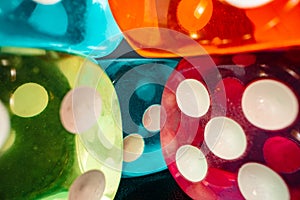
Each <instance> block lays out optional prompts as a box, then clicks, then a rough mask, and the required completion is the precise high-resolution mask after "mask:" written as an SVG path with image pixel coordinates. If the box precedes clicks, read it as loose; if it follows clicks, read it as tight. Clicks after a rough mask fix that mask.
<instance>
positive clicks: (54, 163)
mask: <svg viewBox="0 0 300 200" xmlns="http://www.w3.org/2000/svg"><path fill="white" fill-rule="evenodd" d="M0 72H1V73H0V83H1V84H0V85H1V90H0V100H1V101H0V103H1V104H0V118H1V126H0V133H1V135H6V136H7V137H4V138H3V137H1V143H0V145H1V146H0V176H1V178H2V180H5V181H2V182H1V183H0V197H1V199H37V198H39V199H43V198H45V199H54V198H62V199H67V198H68V195H69V193H68V190H69V187H70V185H71V184H72V183H73V181H74V180H75V178H77V177H78V176H79V175H81V174H82V173H85V172H87V171H89V170H99V171H100V172H101V173H102V174H103V175H104V178H103V176H102V175H101V173H100V176H98V177H100V178H99V179H100V180H98V181H100V183H102V186H103V183H105V184H104V185H105V188H102V189H103V193H102V195H101V197H102V199H113V198H114V196H115V194H116V191H117V188H118V184H119V182H120V178H121V169H122V127H121V113H120V108H119V103H118V99H117V96H116V93H115V90H114V87H113V85H112V83H111V81H110V79H109V78H108V76H107V75H106V74H105V73H104V72H103V70H101V68H100V67H99V66H98V65H97V64H95V63H94V62H92V61H90V60H88V59H86V58H84V57H78V56H73V55H69V54H63V53H58V52H55V51H45V50H42V49H20V48H11V47H10V48H8V47H2V48H1V49H0ZM98 97H100V98H98ZM97 105H100V106H97ZM98 108H100V109H98ZM87 120H88V122H89V123H88V122H87ZM82 122H85V123H82ZM90 122H91V123H90ZM87 124H88V126H86V125H87ZM87 177H89V176H87ZM103 179H104V180H103ZM82 180H83V181H82ZM91 181H92V182H93V179H92V180H91V178H86V179H81V182H80V183H81V185H82V186H83V185H87V190H88V186H89V183H90V182H91ZM80 192H81V193H83V195H85V194H84V191H79V194H80ZM90 193H91V192H90ZM79 194H77V195H79ZM81 195H82V194H81Z"/></svg>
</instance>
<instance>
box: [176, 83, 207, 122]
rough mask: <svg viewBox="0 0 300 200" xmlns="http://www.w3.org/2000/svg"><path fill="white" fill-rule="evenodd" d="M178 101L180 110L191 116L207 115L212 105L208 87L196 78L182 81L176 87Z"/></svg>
mask: <svg viewBox="0 0 300 200" xmlns="http://www.w3.org/2000/svg"><path fill="white" fill-rule="evenodd" d="M176 102H177V105H178V107H179V108H180V110H181V111H182V112H183V113H184V114H186V115H188V116H190V117H201V116H203V115H205V114H206V113H207V111H208V109H209V106H210V98H209V93H208V91H207V89H206V87H205V86H204V85H203V84H202V83H200V82H199V81H198V80H195V79H186V80H184V81H182V82H181V83H180V84H179V86H178V87H177V89H176Z"/></svg>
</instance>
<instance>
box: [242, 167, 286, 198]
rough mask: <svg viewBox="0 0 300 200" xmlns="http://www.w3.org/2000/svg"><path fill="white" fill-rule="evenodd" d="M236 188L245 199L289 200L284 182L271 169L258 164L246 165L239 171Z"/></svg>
mask: <svg viewBox="0 0 300 200" xmlns="http://www.w3.org/2000/svg"><path fill="white" fill-rule="evenodd" d="M238 186H239V189H240V191H241V193H242V195H243V196H244V197H245V199H249V200H261V199H264V200H288V199H290V193H289V189H288V187H287V185H286V183H285V182H284V180H283V179H282V178H281V177H280V176H279V175H278V174H277V173H276V172H274V171H273V170H272V169H270V168H268V167H267V166H264V165H262V164H259V163H246V164H244V165H243V166H242V167H241V168H240V169H239V171H238Z"/></svg>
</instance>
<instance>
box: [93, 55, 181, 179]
mask: <svg viewBox="0 0 300 200" xmlns="http://www.w3.org/2000/svg"><path fill="white" fill-rule="evenodd" d="M177 62H178V61H177V60H171V59H143V58H139V59H116V60H100V61H99V63H100V65H101V66H102V67H103V68H104V69H105V72H106V73H107V74H108V76H109V77H110V78H111V80H112V82H113V84H114V86H115V88H116V92H117V95H118V97H119V101H120V107H121V114H122V124H123V137H124V163H123V172H122V173H123V177H136V176H142V175H146V174H152V173H155V172H158V171H161V170H163V169H166V167H167V166H166V164H165V162H164V159H163V156H162V152H161V145H160V124H159V122H160V102H161V95H162V91H163V88H164V85H165V82H166V81H167V79H168V77H169V75H170V74H171V73H172V71H173V69H174V68H175V66H176V65H177Z"/></svg>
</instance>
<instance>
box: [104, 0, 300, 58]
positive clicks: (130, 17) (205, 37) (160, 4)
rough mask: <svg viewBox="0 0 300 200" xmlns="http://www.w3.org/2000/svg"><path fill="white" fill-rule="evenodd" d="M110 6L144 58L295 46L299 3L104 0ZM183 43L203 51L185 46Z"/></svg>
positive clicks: (298, 34) (294, 0) (299, 31)
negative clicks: (241, 5) (246, 5)
mask: <svg viewBox="0 0 300 200" xmlns="http://www.w3.org/2000/svg"><path fill="white" fill-rule="evenodd" d="M109 4H110V7H111V10H112V12H113V15H114V17H115V19H116V21H117V23H118V25H119V27H120V28H121V30H122V32H123V34H124V36H125V38H126V40H127V41H128V43H129V44H130V45H131V46H132V47H133V49H134V50H136V51H137V52H138V53H139V54H140V55H142V56H144V57H177V56H179V55H178V54H180V56H193V55H201V54H204V53H209V54H230V53H240V52H248V51H257V50H268V49H278V48H289V47H292V46H299V45H300V20H299V19H300V1H299V0H273V1H271V2H270V3H268V4H265V5H262V6H261V7H256V8H251V9H241V8H237V7H234V6H232V5H229V4H228V3H226V1H225V0H109ZM168 30H169V31H168ZM174 32H177V33H178V34H174ZM182 35H184V36H182ZM187 38H189V39H190V40H192V41H193V42H194V43H195V44H197V45H198V46H201V47H202V48H203V49H204V51H199V48H198V47H197V48H195V47H193V45H191V44H192V43H193V42H186V40H187ZM176 49H179V52H177V50H176Z"/></svg>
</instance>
